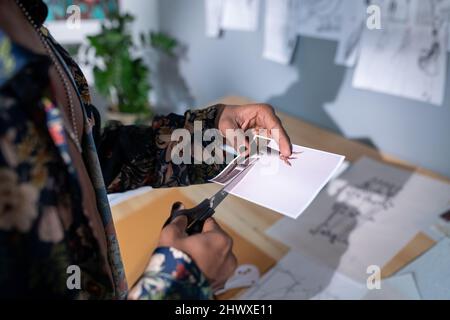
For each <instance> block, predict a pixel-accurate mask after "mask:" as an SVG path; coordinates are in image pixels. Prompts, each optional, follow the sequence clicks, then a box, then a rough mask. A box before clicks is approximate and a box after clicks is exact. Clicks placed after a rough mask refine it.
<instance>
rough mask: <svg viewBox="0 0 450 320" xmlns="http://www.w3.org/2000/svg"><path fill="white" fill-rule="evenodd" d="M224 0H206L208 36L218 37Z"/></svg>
mask: <svg viewBox="0 0 450 320" xmlns="http://www.w3.org/2000/svg"><path fill="white" fill-rule="evenodd" d="M223 5H224V0H205V26H206V36H207V37H211V38H217V37H218V36H219V35H220V31H221V21H222V14H223Z"/></svg>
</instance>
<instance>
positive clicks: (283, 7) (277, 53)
mask: <svg viewBox="0 0 450 320" xmlns="http://www.w3.org/2000/svg"><path fill="white" fill-rule="evenodd" d="M299 3H300V2H299V0H267V1H266V14H265V22H264V49H263V57H264V58H265V59H268V60H272V61H275V62H278V63H281V64H289V63H290V62H291V60H292V56H293V54H294V50H295V47H296V45H297V40H298V33H297V27H296V21H297V18H296V16H297V13H298V12H299V8H298V6H299Z"/></svg>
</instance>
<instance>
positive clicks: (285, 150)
mask: <svg viewBox="0 0 450 320" xmlns="http://www.w3.org/2000/svg"><path fill="white" fill-rule="evenodd" d="M264 126H265V127H266V128H267V129H269V130H270V135H271V136H272V138H273V139H274V140H275V141H276V142H277V143H278V146H279V148H280V153H281V154H282V155H283V156H284V157H286V158H288V157H290V156H291V154H292V143H291V139H290V138H289V136H288V134H287V133H286V130H285V129H284V127H283V125H282V123H281V120H280V118H278V117H277V115H276V114H275V112H274V111H273V110H270V111H267V115H266V116H265V117H264Z"/></svg>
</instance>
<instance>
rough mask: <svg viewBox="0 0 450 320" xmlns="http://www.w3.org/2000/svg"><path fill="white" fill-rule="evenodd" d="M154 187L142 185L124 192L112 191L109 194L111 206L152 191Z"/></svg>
mask: <svg viewBox="0 0 450 320" xmlns="http://www.w3.org/2000/svg"><path fill="white" fill-rule="evenodd" d="M152 189H153V188H152V187H142V188H139V189H135V190H130V191H126V192H122V193H110V194H108V201H109V205H110V206H111V207H113V206H117V205H118V204H120V203H122V202H124V201H127V200H128V199H131V198H134V197H137V196H140V195H142V194H144V193H147V192H149V191H151V190H152Z"/></svg>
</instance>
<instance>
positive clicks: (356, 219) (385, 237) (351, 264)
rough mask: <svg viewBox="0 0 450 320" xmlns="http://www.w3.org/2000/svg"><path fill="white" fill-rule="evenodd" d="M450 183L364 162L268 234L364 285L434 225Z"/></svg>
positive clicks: (366, 159) (445, 201)
mask: <svg viewBox="0 0 450 320" xmlns="http://www.w3.org/2000/svg"><path fill="white" fill-rule="evenodd" d="M449 201H450V185H449V184H446V183H444V182H440V181H437V180H434V179H431V178H428V177H425V176H423V175H419V174H414V173H412V172H409V171H405V170H401V169H398V168H394V167H392V166H388V165H384V164H382V163H379V162H377V161H375V160H371V159H369V158H363V159H361V160H359V161H358V162H357V163H355V164H353V165H352V166H351V167H350V169H348V170H347V171H345V172H344V173H343V174H342V175H341V177H340V178H339V179H336V180H334V181H332V182H330V183H329V184H328V186H327V187H326V188H325V189H324V190H323V191H322V192H321V193H320V194H319V196H318V197H317V198H316V199H315V201H314V202H313V203H312V204H311V205H310V206H309V207H308V209H307V210H306V211H305V212H304V213H303V214H302V215H301V216H300V217H299V218H298V219H297V220H295V221H293V220H291V219H286V218H284V219H282V220H280V221H278V222H277V223H276V224H275V225H273V226H272V227H271V228H269V229H268V230H267V234H268V235H269V236H271V237H273V238H275V239H276V240H279V241H281V242H282V243H284V244H286V245H288V246H290V247H291V248H292V249H295V250H299V251H302V252H305V253H307V254H309V255H311V256H314V257H317V259H318V260H320V261H322V262H324V263H326V264H327V265H328V266H330V267H332V268H335V269H337V270H339V271H341V272H343V273H344V274H346V275H348V276H350V277H353V278H354V279H357V280H360V281H362V280H363V279H366V278H367V274H366V271H367V268H368V267H369V266H371V265H377V266H379V267H380V268H382V267H383V266H384V265H385V264H386V263H387V262H388V261H390V260H391V258H392V257H393V256H394V255H395V254H397V253H398V252H399V251H400V250H401V249H402V248H403V247H404V246H405V245H406V244H407V243H408V242H409V241H410V240H411V239H412V238H413V237H414V236H415V235H416V234H417V233H418V232H420V231H421V230H423V229H427V228H429V226H431V225H433V224H435V222H436V220H438V219H439V212H440V211H439V210H441V209H442V208H445V207H446V205H447V204H448V202H449Z"/></svg>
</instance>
